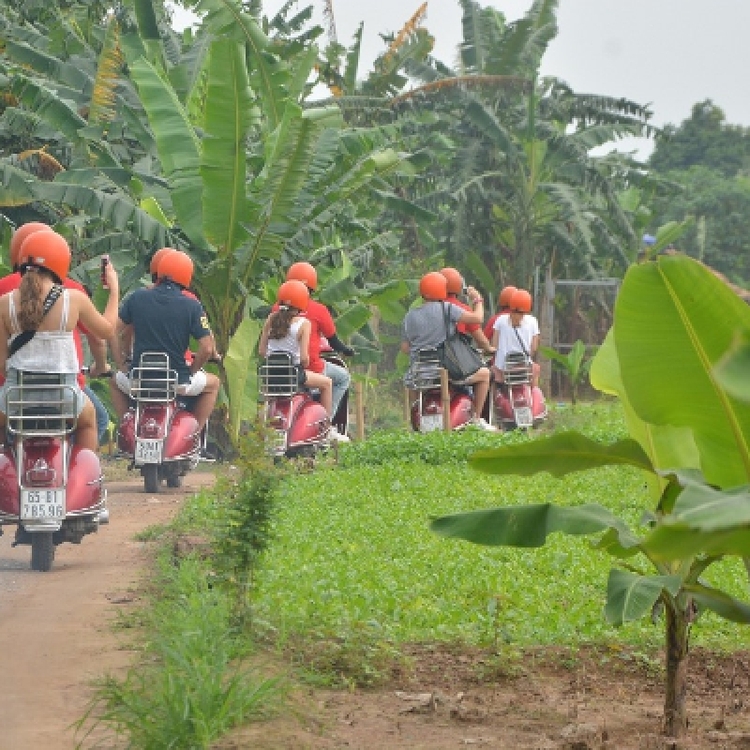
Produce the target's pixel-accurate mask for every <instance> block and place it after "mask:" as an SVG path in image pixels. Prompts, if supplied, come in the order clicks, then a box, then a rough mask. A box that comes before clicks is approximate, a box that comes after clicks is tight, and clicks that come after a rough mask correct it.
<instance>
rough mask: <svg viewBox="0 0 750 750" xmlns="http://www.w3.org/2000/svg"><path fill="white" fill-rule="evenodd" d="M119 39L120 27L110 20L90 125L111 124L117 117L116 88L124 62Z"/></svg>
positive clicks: (100, 62)
mask: <svg viewBox="0 0 750 750" xmlns="http://www.w3.org/2000/svg"><path fill="white" fill-rule="evenodd" d="M119 37H120V29H119V25H118V23H117V21H116V20H114V19H110V21H109V24H108V25H107V31H106V34H105V37H104V44H103V45H102V50H101V52H100V53H99V64H98V66H97V70H96V77H95V78H94V87H93V91H92V92H91V103H90V104H89V122H90V123H98V124H100V123H105V122H111V121H112V120H113V119H114V117H115V106H114V105H115V87H116V86H117V81H118V78H119V73H120V70H121V68H122V62H123V57H122V50H121V49H120V38H119Z"/></svg>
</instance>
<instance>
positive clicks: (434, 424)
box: [419, 414, 443, 432]
mask: <svg viewBox="0 0 750 750" xmlns="http://www.w3.org/2000/svg"><path fill="white" fill-rule="evenodd" d="M442 429H443V415H442V414H426V415H424V416H423V417H422V420H421V421H420V425H419V431H420V432H433V431H435V430H442Z"/></svg>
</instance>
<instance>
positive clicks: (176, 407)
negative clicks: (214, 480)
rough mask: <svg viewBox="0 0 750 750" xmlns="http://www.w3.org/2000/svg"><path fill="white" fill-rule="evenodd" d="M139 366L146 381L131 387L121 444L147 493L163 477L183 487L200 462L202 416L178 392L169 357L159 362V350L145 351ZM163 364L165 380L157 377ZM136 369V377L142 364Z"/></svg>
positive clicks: (119, 436) (120, 432)
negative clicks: (196, 414) (185, 477)
mask: <svg viewBox="0 0 750 750" xmlns="http://www.w3.org/2000/svg"><path fill="white" fill-rule="evenodd" d="M144 358H150V359H148V360H146V359H144ZM162 365H163V367H162ZM139 369H141V370H142V371H143V373H144V374H143V376H142V383H141V385H140V386H139V387H135V388H133V387H131V396H133V397H134V398H133V399H132V400H133V406H131V408H130V409H128V411H127V412H126V413H125V416H124V417H123V419H122V421H121V422H120V427H119V429H118V431H117V447H118V448H119V450H120V451H122V452H123V453H125V454H126V455H128V456H131V457H132V460H133V463H132V465H131V467H132V468H138V469H140V472H141V474H142V475H143V480H144V489H145V490H146V492H151V493H155V492H158V491H159V488H160V483H161V481H162V480H166V482H167V486H168V487H179V486H180V485H181V484H182V478H183V477H184V476H185V475H186V474H187V473H188V471H190V470H191V469H194V468H195V467H196V466H197V465H198V462H199V460H200V449H201V435H200V431H199V429H198V421H197V420H196V418H195V417H194V416H193V414H192V413H191V412H189V411H188V410H187V409H186V408H185V406H184V405H183V404H182V402H181V401H180V399H179V398H178V397H177V396H176V395H175V390H174V389H175V387H176V373H174V371H172V370H169V368H168V360H166V359H164V360H163V361H162V362H161V363H160V362H159V359H158V355H157V354H153V353H148V354H144V355H143V357H142V361H141V365H140V368H139ZM162 369H163V374H164V377H163V379H159V378H155V377H154V373H159V372H160V371H161V370H162ZM133 372H134V373H136V377H137V373H138V369H134V370H133ZM167 373H168V374H169V376H167ZM170 378H171V379H170Z"/></svg>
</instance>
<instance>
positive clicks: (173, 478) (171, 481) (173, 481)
mask: <svg viewBox="0 0 750 750" xmlns="http://www.w3.org/2000/svg"><path fill="white" fill-rule="evenodd" d="M183 479H184V477H183V476H182V474H170V475H169V476H168V477H167V487H182V480H183Z"/></svg>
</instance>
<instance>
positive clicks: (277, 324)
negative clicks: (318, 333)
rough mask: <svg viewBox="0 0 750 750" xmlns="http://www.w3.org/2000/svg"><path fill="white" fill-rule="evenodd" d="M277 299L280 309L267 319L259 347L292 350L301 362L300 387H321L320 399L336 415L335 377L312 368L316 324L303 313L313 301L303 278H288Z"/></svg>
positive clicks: (272, 350)
mask: <svg viewBox="0 0 750 750" xmlns="http://www.w3.org/2000/svg"><path fill="white" fill-rule="evenodd" d="M276 302H277V304H278V309H277V310H275V311H274V312H272V313H271V314H270V315H269V316H268V318H267V319H266V322H265V324H264V326H263V331H262V333H261V335H260V343H259V344H258V351H259V352H260V355H261V356H262V357H266V358H267V357H268V356H269V355H271V354H274V353H275V352H285V353H286V354H291V355H292V362H293V363H294V364H295V365H296V366H297V371H298V378H297V385H298V387H301V386H308V387H310V388H318V389H319V390H320V403H321V405H322V406H323V408H324V409H325V410H326V412H328V416H332V411H331V408H332V403H333V401H332V385H331V379H330V378H327V377H326V376H325V375H321V374H320V373H318V372H313V371H312V370H310V369H309V365H310V332H311V330H312V324H311V323H310V321H309V320H308V319H307V318H305V317H303V313H304V312H305V310H307V307H308V305H309V303H310V292H309V290H308V288H307V287H306V286H305V285H304V284H303V283H302V282H301V281H294V280H292V281H285V282H284V283H283V284H282V285H281V286H280V287H279V290H278V292H277V293H276Z"/></svg>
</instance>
